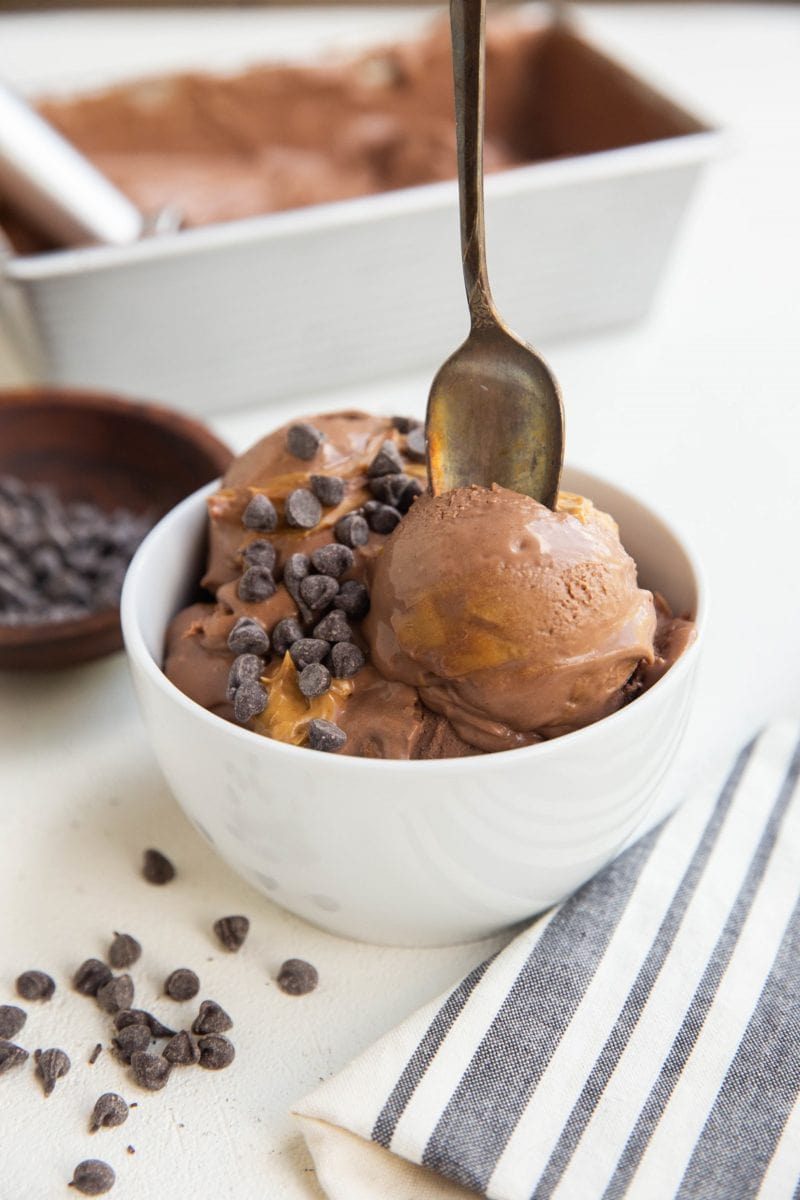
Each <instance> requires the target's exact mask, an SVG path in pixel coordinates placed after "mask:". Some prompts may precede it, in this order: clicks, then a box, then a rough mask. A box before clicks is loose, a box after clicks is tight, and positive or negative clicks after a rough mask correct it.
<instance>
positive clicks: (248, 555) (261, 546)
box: [242, 538, 277, 571]
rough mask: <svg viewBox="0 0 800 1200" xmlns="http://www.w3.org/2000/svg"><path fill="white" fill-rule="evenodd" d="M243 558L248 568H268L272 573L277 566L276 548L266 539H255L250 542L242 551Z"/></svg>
mask: <svg viewBox="0 0 800 1200" xmlns="http://www.w3.org/2000/svg"><path fill="white" fill-rule="evenodd" d="M242 558H243V559H244V561H245V562H246V563H247V565H248V567H266V568H267V570H268V571H271V570H272V569H273V568H274V566H275V559H276V558H277V555H276V553H275V547H274V546H273V544H272V542H268V541H267V539H266V538H254V539H253V541H252V542H248V543H247V545H246V546H245V547H244V550H243V551H242Z"/></svg>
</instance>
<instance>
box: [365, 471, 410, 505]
mask: <svg viewBox="0 0 800 1200" xmlns="http://www.w3.org/2000/svg"><path fill="white" fill-rule="evenodd" d="M411 482H412V479H411V476H410V475H404V474H402V473H400V474H397V475H381V476H379V477H378V478H377V479H371V480H370V482H369V490H370V491H371V492H372V495H373V496H374V497H375V499H376V500H380V502H381V504H389V505H391V507H392V508H398V509H399V508H400V498H401V497H402V495H403V494H404V492H405V490H406V488H407V487H408V485H409V484H410V483H411ZM401 511H402V510H401Z"/></svg>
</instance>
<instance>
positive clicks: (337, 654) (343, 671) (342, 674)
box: [331, 642, 367, 679]
mask: <svg viewBox="0 0 800 1200" xmlns="http://www.w3.org/2000/svg"><path fill="white" fill-rule="evenodd" d="M366 661H367V660H366V658H365V657H364V652H363V651H362V650H360V649H359V648H358V646H356V645H355V644H354V643H353V642H336V644H335V645H334V646H332V647H331V674H332V675H333V676H334V678H335V679H351V678H352V677H353V675H357V674H358V672H359V671H360V670H361V668H362V667H363V666H364V664H365V662H366Z"/></svg>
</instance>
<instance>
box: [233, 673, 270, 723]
mask: <svg viewBox="0 0 800 1200" xmlns="http://www.w3.org/2000/svg"><path fill="white" fill-rule="evenodd" d="M268 700H269V692H268V691H267V689H266V688H265V687H264V686H263V685H262V684H260V683H256V682H255V681H254V680H252V679H246V680H245V681H244V683H243V684H241V686H240V687H239V688H237V691H236V695H235V696H234V698H233V715H234V717H235V718H236V720H237V721H238V722H239V724H240V725H246V724H247V722H248V721H252V719H253V717H257V716H258V715H259V713H262V712H263V711H264V709H265V708H266V707H267V701H268Z"/></svg>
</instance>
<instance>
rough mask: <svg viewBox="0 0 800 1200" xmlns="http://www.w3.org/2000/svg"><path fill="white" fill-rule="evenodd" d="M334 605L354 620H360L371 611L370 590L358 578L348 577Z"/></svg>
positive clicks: (335, 598)
mask: <svg viewBox="0 0 800 1200" xmlns="http://www.w3.org/2000/svg"><path fill="white" fill-rule="evenodd" d="M333 607H334V608H335V609H341V611H342V612H343V613H347V615H348V617H352V618H353V620H354V621H359V620H360V619H361V618H362V617H365V616H366V615H367V613H368V612H369V592H368V591H367V589H366V586H365V585H364V584H363V583H359V581H358V580H357V579H346V580H345V581H344V583H343V584H342V585H341V586H340V588H339V594H338V596H336V597H334V601H333Z"/></svg>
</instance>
